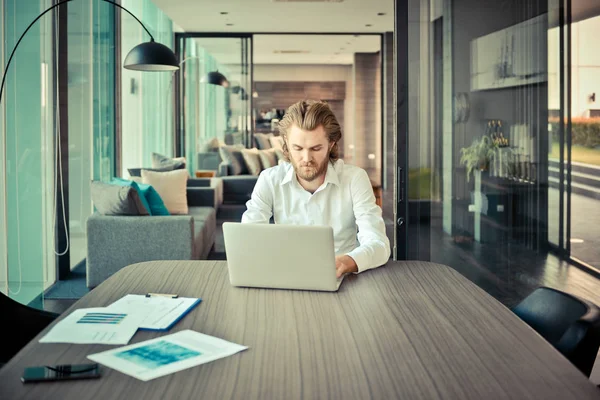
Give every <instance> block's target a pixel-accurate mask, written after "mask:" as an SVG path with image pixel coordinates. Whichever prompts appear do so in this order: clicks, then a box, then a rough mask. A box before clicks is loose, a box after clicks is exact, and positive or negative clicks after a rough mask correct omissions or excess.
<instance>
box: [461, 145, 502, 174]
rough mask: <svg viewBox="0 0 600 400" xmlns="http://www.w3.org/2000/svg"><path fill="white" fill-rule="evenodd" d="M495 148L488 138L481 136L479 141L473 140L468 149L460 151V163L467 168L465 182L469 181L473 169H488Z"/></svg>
mask: <svg viewBox="0 0 600 400" xmlns="http://www.w3.org/2000/svg"><path fill="white" fill-rule="evenodd" d="M496 148H497V147H496V145H495V144H494V143H493V142H492V140H491V139H490V138H489V136H483V137H482V138H481V139H478V138H475V139H473V143H471V145H470V146H469V147H464V148H462V149H460V154H461V157H460V163H461V164H463V165H464V166H465V167H466V168H467V181H470V180H471V173H472V172H473V171H474V170H475V169H479V170H482V171H485V170H487V169H488V168H489V166H490V162H491V161H492V160H493V159H494V156H495V154H496Z"/></svg>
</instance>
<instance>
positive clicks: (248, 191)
mask: <svg viewBox="0 0 600 400" xmlns="http://www.w3.org/2000/svg"><path fill="white" fill-rule="evenodd" d="M275 137H276V136H275V135H273V134H261V133H256V134H255V135H254V146H255V147H256V148H257V149H259V150H265V149H269V148H271V147H272V141H273V140H274V139H273V138H275ZM214 143H215V142H211V145H208V146H206V148H205V149H204V151H202V152H199V153H198V154H197V165H198V168H199V169H208V170H215V171H217V173H216V174H217V176H218V177H219V178H220V179H221V180H222V182H223V204H222V207H220V208H219V218H221V216H223V217H224V219H236V218H237V216H240V217H241V214H242V213H243V212H244V211H245V210H246V206H245V204H246V202H247V201H248V200H250V196H251V195H252V191H253V190H254V186H255V185H256V181H257V180H258V176H256V175H251V174H249V173H247V171H246V170H245V171H244V173H242V174H240V175H235V174H234V171H233V167H232V165H231V164H227V163H226V162H224V160H223V159H222V158H221V155H220V153H219V147H217V146H216V145H215V144H214ZM216 143H218V141H217V142H216ZM239 161H240V163H241V164H244V161H243V160H239Z"/></svg>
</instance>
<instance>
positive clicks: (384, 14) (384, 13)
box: [377, 13, 385, 17]
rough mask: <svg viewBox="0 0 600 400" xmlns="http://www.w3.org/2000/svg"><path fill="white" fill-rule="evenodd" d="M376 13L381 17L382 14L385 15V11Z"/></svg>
mask: <svg viewBox="0 0 600 400" xmlns="http://www.w3.org/2000/svg"><path fill="white" fill-rule="evenodd" d="M377 15H379V16H380V17H381V16H382V15H385V13H377Z"/></svg>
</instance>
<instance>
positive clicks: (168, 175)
mask: <svg viewBox="0 0 600 400" xmlns="http://www.w3.org/2000/svg"><path fill="white" fill-rule="evenodd" d="M188 176H189V174H188V172H187V170H186V169H176V170H173V171H166V172H155V171H148V170H146V169H143V170H142V183H146V184H148V185H151V186H152V187H153V188H154V189H155V190H156V191H157V192H158V194H159V196H160V197H161V199H162V201H163V202H164V203H165V207H167V210H169V213H171V214H187V213H188V204H187V180H188Z"/></svg>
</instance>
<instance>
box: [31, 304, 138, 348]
mask: <svg viewBox="0 0 600 400" xmlns="http://www.w3.org/2000/svg"><path fill="white" fill-rule="evenodd" d="M140 322H141V316H138V315H131V314H126V313H121V312H114V311H111V310H109V309H108V308H105V307H101V308H80V309H79V310H75V311H73V312H72V313H71V314H69V315H68V316H67V317H65V318H64V319H63V320H62V321H60V322H58V323H57V324H56V325H55V326H54V327H53V328H52V329H51V330H50V332H48V333H47V334H46V335H44V336H43V337H42V338H41V339H40V343H78V344H83V343H100V344H127V343H129V340H130V339H131V338H132V337H133V335H135V332H136V331H137V330H138V327H139V325H140Z"/></svg>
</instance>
